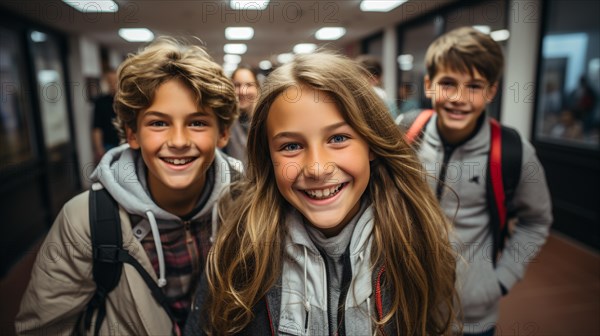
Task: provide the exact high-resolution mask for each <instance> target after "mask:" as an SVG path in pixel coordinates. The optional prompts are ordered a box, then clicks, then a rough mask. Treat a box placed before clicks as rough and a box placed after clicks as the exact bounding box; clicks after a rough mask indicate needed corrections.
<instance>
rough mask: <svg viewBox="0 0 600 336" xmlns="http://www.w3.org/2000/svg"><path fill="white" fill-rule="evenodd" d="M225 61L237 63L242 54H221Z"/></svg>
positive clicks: (240, 59)
mask: <svg viewBox="0 0 600 336" xmlns="http://www.w3.org/2000/svg"><path fill="white" fill-rule="evenodd" d="M223 61H225V63H231V64H239V63H240V62H241V61H242V56H240V55H235V54H226V55H225V56H223Z"/></svg>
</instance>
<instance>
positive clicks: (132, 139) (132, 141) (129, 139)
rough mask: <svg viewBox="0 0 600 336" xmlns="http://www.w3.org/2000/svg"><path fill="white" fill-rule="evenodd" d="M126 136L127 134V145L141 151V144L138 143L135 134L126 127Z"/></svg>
mask: <svg viewBox="0 0 600 336" xmlns="http://www.w3.org/2000/svg"><path fill="white" fill-rule="evenodd" d="M125 134H127V143H128V144H129V147H131V148H132V149H139V148H140V144H139V143H138V141H137V135H136V134H135V132H134V131H133V130H132V129H131V128H129V127H125Z"/></svg>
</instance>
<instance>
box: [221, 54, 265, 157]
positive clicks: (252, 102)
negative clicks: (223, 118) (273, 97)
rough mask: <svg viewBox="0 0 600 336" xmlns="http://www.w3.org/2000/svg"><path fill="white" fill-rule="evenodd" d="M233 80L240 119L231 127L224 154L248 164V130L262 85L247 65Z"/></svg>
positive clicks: (240, 67) (238, 70)
mask: <svg viewBox="0 0 600 336" xmlns="http://www.w3.org/2000/svg"><path fill="white" fill-rule="evenodd" d="M231 80H232V81H233V85H234V87H235V93H236V95H237V98H238V108H239V112H240V117H239V118H238V120H236V121H235V122H234V123H233V125H232V126H231V129H230V138H229V144H228V145H227V146H226V147H225V148H224V149H223V152H225V153H226V154H227V155H229V156H232V157H234V158H236V159H238V160H241V161H242V162H243V163H244V164H246V162H248V160H247V158H246V143H247V142H248V128H249V127H250V120H251V119H252V115H253V114H254V107H255V106H256V101H257V99H258V94H259V91H260V83H259V81H258V76H257V73H256V71H255V70H254V69H253V68H251V67H250V66H247V65H240V66H239V67H238V68H237V69H236V70H235V71H234V72H233V74H231Z"/></svg>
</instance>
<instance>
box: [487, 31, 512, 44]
mask: <svg viewBox="0 0 600 336" xmlns="http://www.w3.org/2000/svg"><path fill="white" fill-rule="evenodd" d="M490 36H491V37H492V39H493V40H494V41H497V42H500V41H506V40H508V38H509V37H510V32H509V31H508V30H506V29H500V30H495V31H493V32H491V33H490Z"/></svg>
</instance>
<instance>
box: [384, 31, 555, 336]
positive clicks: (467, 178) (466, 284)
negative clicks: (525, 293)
mask: <svg viewBox="0 0 600 336" xmlns="http://www.w3.org/2000/svg"><path fill="white" fill-rule="evenodd" d="M425 65H426V68H427V75H426V76H425V91H426V96H427V97H428V98H429V99H431V103H432V106H433V110H434V111H435V113H434V114H433V115H432V116H431V118H430V119H429V121H428V122H427V124H426V125H425V126H423V128H422V134H421V136H420V140H419V142H418V155H419V158H420V159H421V161H422V162H423V165H424V168H425V169H426V170H427V172H428V173H429V175H430V176H431V178H430V179H429V184H430V186H431V188H432V189H433V191H434V192H435V193H436V195H437V198H438V200H439V202H440V204H441V206H442V208H443V209H444V211H445V212H446V215H447V216H448V217H449V218H451V219H452V220H453V223H454V241H453V245H454V247H455V248H456V250H457V252H458V253H459V255H460V257H459V260H458V263H457V289H458V292H459V296H460V303H461V306H462V320H463V332H464V335H477V336H492V335H494V332H495V329H496V328H495V324H496V321H497V319H498V308H499V304H500V299H501V297H502V296H504V295H506V294H507V293H508V292H509V291H510V289H511V288H512V287H513V286H514V284H515V283H516V282H517V281H519V280H520V279H522V278H523V276H524V275H525V269H526V267H527V265H528V263H529V262H530V261H531V260H532V259H533V258H534V257H535V256H536V254H537V253H538V252H539V250H540V248H541V247H542V245H543V244H544V243H545V241H546V237H547V236H548V232H549V229H550V225H551V223H552V205H551V201H550V194H549V192H548V186H547V184H546V178H545V175H544V169H543V167H542V165H541V164H540V162H539V160H538V158H537V156H536V154H535V150H534V148H533V146H532V145H531V144H530V143H529V142H528V141H527V140H526V139H523V138H522V137H521V141H520V142H521V144H522V150H521V153H522V157H521V174H520V179H519V181H518V182H517V184H516V188H515V190H514V194H513V196H512V199H510V200H509V202H508V204H507V207H508V209H509V211H511V212H512V213H514V217H516V219H517V222H516V225H515V227H514V230H513V231H512V233H511V235H510V237H509V238H508V239H507V240H506V241H505V242H504V249H503V250H502V251H501V253H499V257H498V258H497V259H495V257H496V251H495V248H496V246H495V245H494V237H493V235H494V234H495V233H494V230H492V225H491V224H490V223H491V221H492V217H491V211H492V209H491V207H490V205H489V203H488V202H487V197H486V193H487V192H488V190H487V189H486V188H487V186H488V184H489V183H490V178H489V176H487V166H488V164H489V154H490V144H491V141H490V138H491V126H490V118H489V117H488V116H486V114H485V108H486V106H487V104H489V103H490V102H491V101H492V100H493V98H494V96H495V95H496V92H497V90H498V81H499V79H500V76H501V75H502V70H503V65H504V58H503V55H502V49H501V48H500V45H498V43H496V41H494V40H493V39H492V38H491V37H490V36H489V35H486V34H484V33H481V32H479V31H477V30H475V29H473V28H471V27H464V28H458V29H455V30H453V31H450V32H448V33H446V34H444V35H442V36H441V37H439V38H438V39H437V40H435V41H434V42H433V43H432V44H431V45H430V46H429V48H428V50H427V53H426V55H425ZM405 119H410V118H409V117H407V115H406V114H404V115H401V116H400V117H398V119H397V120H396V122H397V123H399V124H401V125H403V126H405V127H406V126H409V125H406V122H403V120H405ZM406 128H408V127H406ZM504 173H507V172H504Z"/></svg>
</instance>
